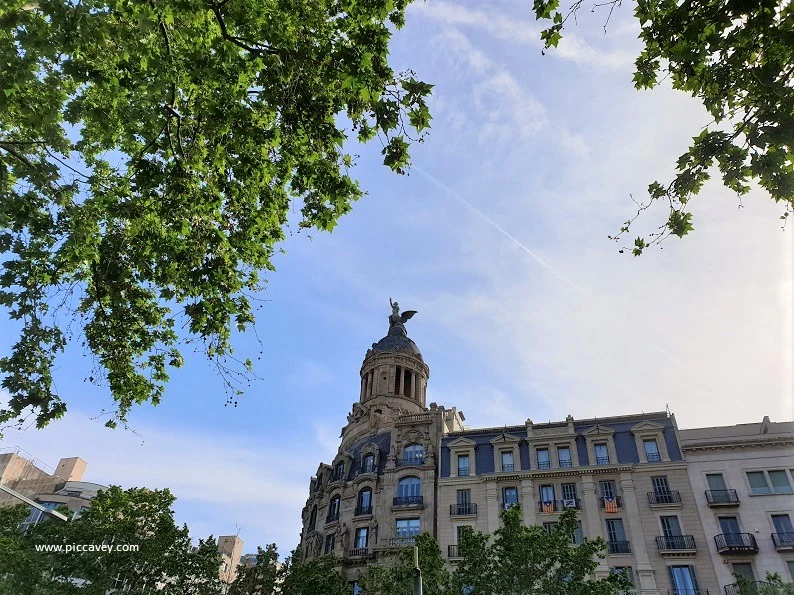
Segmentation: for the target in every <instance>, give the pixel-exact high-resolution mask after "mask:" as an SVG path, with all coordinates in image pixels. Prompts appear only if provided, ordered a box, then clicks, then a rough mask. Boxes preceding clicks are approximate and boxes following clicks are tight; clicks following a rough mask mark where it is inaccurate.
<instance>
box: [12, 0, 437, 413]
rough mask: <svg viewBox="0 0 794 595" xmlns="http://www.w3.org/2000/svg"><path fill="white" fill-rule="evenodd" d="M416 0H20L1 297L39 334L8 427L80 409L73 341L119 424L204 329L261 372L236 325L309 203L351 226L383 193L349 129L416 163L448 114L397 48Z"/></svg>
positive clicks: (19, 347)
mask: <svg viewBox="0 0 794 595" xmlns="http://www.w3.org/2000/svg"><path fill="white" fill-rule="evenodd" d="M407 4H408V0H373V1H368V2H358V1H357V0H351V1H345V2H338V1H337V0H313V1H311V2H309V1H307V0H296V1H294V2H258V1H255V0H222V1H219V0H151V1H148V2H138V1H134V0H79V1H78V0H36V1H34V2H30V1H29V0H8V1H5V2H3V3H2V5H1V6H0V64H2V65H3V67H2V68H0V262H2V267H1V268H0V306H2V307H3V308H4V309H6V310H7V311H8V312H9V313H10V315H11V317H12V318H13V319H15V320H17V321H18V322H19V324H20V327H21V332H20V334H19V340H18V341H17V342H16V343H15V344H14V345H13V347H12V348H11V351H10V354H8V355H7V356H5V357H2V358H0V375H2V376H3V380H2V387H3V388H4V389H6V390H7V391H8V393H9V394H10V400H9V403H8V405H7V406H6V407H5V409H2V410H0V427H2V425H3V424H8V423H15V422H21V421H22V420H23V419H24V418H25V417H26V416H33V418H34V419H35V421H36V425H37V426H38V427H42V426H44V425H46V424H47V423H48V422H50V421H51V420H53V419H57V418H59V417H61V416H62V415H63V414H64V412H65V411H66V403H65V402H64V400H63V399H62V396H61V395H59V394H58V393H57V392H56V390H55V388H54V385H53V378H52V371H53V366H54V362H55V360H56V358H57V357H58V355H59V354H60V353H61V352H63V351H64V349H66V348H67V346H70V349H77V350H78V351H82V352H83V353H85V354H87V355H89V356H90V357H92V358H93V361H94V363H95V366H94V368H95V369H94V371H93V373H92V374H90V375H89V376H88V378H87V380H88V381H89V382H91V383H94V384H99V385H103V386H106V387H107V390H108V391H109V393H110V395H111V396H112V399H113V400H114V402H115V404H114V408H113V410H112V411H110V412H109V413H110V415H111V418H110V419H109V420H108V425H109V426H111V427H113V426H114V425H115V424H116V423H118V422H122V423H123V422H125V421H126V419H127V414H128V413H129V411H130V409H131V408H132V407H133V406H134V405H136V404H141V403H144V402H147V401H148V402H151V403H152V404H157V403H158V402H159V401H160V399H161V397H162V396H163V391H164V387H165V384H166V382H167V380H168V373H169V370H170V369H172V368H178V367H180V366H181V365H182V363H183V361H184V358H183V354H182V349H184V345H185V343H191V344H192V348H193V349H195V350H199V351H202V352H203V353H204V354H206V356H207V357H209V358H210V359H211V360H213V361H214V362H215V363H216V364H217V366H218V371H219V372H220V373H221V375H222V377H223V378H224V380H225V381H226V383H227V385H228V386H229V387H231V389H232V390H233V391H239V390H240V387H241V386H242V385H241V382H242V381H243V380H244V379H245V378H246V377H247V374H248V373H249V372H250V370H251V366H252V362H251V361H250V360H247V359H236V357H235V356H234V355H233V349H232V346H231V343H230V337H231V333H232V331H233V330H234V329H237V330H244V329H246V328H247V327H248V326H249V324H251V323H252V322H253V320H254V312H253V311H254V307H253V305H252V298H255V296H254V295H253V294H255V293H256V292H257V291H258V290H259V289H260V288H261V283H260V282H261V273H262V271H266V270H272V268H273V265H272V261H271V257H272V255H273V252H274V250H275V247H276V245H277V244H278V243H279V242H280V241H281V240H282V239H283V238H284V237H285V227H286V225H287V215H288V213H289V212H290V210H292V211H293V212H295V211H298V212H300V213H301V215H302V219H301V221H300V223H299V225H300V227H305V228H315V229H320V230H328V231H330V230H332V229H333V228H334V226H335V225H336V222H337V220H338V219H339V217H340V216H342V215H343V214H345V213H347V212H348V211H350V209H351V208H352V205H353V203H354V202H355V201H356V200H357V199H359V198H360V197H361V196H362V194H363V191H362V190H361V188H360V187H359V185H358V183H357V182H356V181H355V180H354V179H353V178H352V177H351V175H350V169H351V168H352V167H353V165H354V160H355V156H354V155H352V154H350V153H349V152H348V149H349V146H348V145H347V144H346V142H347V141H348V140H350V141H355V140H358V141H360V142H364V143H366V142H369V141H373V140H375V139H377V140H375V142H377V143H379V144H380V146H381V148H382V154H383V162H384V164H385V165H386V166H388V167H389V168H391V169H392V170H395V171H397V172H403V171H404V168H405V167H407V165H408V162H409V157H408V148H409V145H410V143H411V142H412V141H415V140H421V139H422V137H421V136H418V137H417V135H420V134H421V131H422V130H423V129H425V128H427V127H428V126H429V122H430V115H429V112H428V109H427V105H426V103H425V98H426V97H427V96H428V95H429V93H430V88H431V86H430V85H428V84H425V83H423V82H421V81H418V80H416V79H415V78H414V76H413V75H412V74H411V73H403V74H397V73H395V72H393V71H392V69H391V68H390V66H389V64H388V47H389V40H390V38H391V34H392V30H391V28H390V27H401V26H402V25H403V24H404V19H405V7H406V5H407ZM412 134H413V135H414V136H413V137H412V136H411V135H412ZM80 346H82V350H81V349H80ZM231 394H232V395H234V394H235V393H234V392H232V393H231ZM231 398H232V399H233V398H234V397H231Z"/></svg>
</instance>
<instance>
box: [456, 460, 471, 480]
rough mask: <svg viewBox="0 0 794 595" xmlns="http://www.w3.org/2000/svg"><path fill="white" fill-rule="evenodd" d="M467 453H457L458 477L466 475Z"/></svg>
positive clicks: (467, 471) (467, 468)
mask: <svg viewBox="0 0 794 595" xmlns="http://www.w3.org/2000/svg"><path fill="white" fill-rule="evenodd" d="M468 475H469V455H458V477H468Z"/></svg>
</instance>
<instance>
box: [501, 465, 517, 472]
mask: <svg viewBox="0 0 794 595" xmlns="http://www.w3.org/2000/svg"><path fill="white" fill-rule="evenodd" d="M515 470H516V466H515V465H514V464H513V463H502V472H505V471H507V472H510V471H515Z"/></svg>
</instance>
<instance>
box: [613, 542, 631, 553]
mask: <svg viewBox="0 0 794 595" xmlns="http://www.w3.org/2000/svg"><path fill="white" fill-rule="evenodd" d="M608 546H609V553H610V554H630V553H631V543H630V542H629V541H628V540H623V541H610V542H608Z"/></svg>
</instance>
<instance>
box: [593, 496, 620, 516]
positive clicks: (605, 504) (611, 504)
mask: <svg viewBox="0 0 794 595" xmlns="http://www.w3.org/2000/svg"><path fill="white" fill-rule="evenodd" d="M598 506H600V507H601V510H603V511H604V512H619V511H620V509H621V508H623V498H621V497H620V496H615V497H614V498H604V497H601V498H599V499H598Z"/></svg>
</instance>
